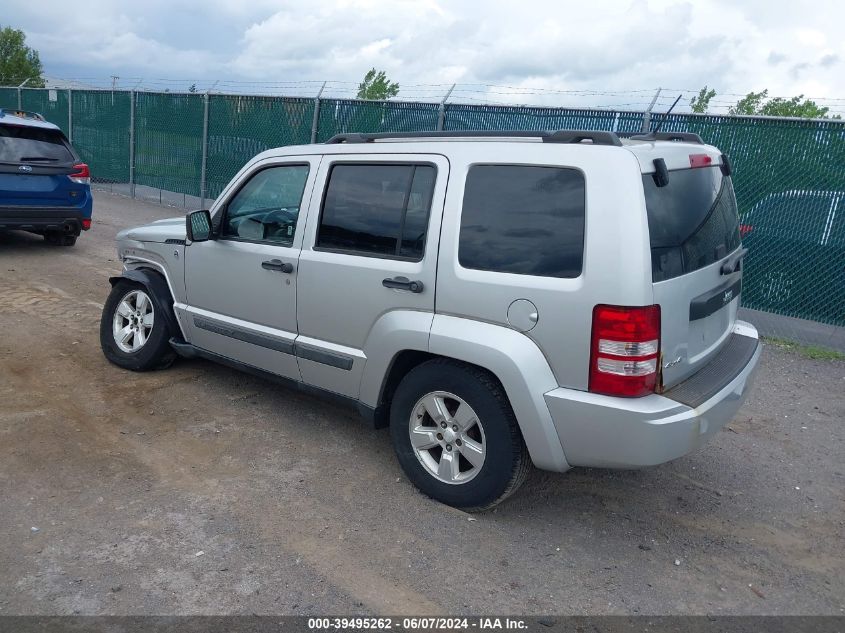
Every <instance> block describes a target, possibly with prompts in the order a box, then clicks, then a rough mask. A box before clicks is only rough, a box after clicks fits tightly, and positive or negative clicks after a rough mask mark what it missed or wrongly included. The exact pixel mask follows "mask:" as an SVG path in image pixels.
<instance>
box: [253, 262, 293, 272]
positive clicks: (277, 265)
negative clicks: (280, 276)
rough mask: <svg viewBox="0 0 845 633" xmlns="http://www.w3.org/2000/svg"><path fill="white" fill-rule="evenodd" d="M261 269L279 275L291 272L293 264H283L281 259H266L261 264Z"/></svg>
mask: <svg viewBox="0 0 845 633" xmlns="http://www.w3.org/2000/svg"><path fill="white" fill-rule="evenodd" d="M261 267H262V268H263V269H265V270H278V271H279V272H280V273H292V272H293V264H291V263H289V262H283V261H282V260H281V259H268V260H267V261H265V262H261Z"/></svg>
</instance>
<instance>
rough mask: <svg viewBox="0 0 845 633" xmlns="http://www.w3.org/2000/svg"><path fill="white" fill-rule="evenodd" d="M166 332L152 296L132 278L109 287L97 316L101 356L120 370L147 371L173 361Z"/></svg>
mask: <svg viewBox="0 0 845 633" xmlns="http://www.w3.org/2000/svg"><path fill="white" fill-rule="evenodd" d="M170 336H171V334H170V331H169V328H168V326H167V321H166V319H165V317H164V310H163V309H162V306H161V305H160V304H159V302H158V301H157V299H156V297H154V296H153V294H152V293H151V292H150V291H149V290H147V289H146V288H145V287H144V286H142V285H141V284H139V283H136V282H134V281H129V280H121V281H119V282H117V283H116V284H115V285H114V287H113V288H112V291H111V293H110V294H109V298H108V299H107V300H106V305H105V306H103V316H102V317H101V318H100V346H101V347H102V349H103V354H104V355H105V357H106V358H107V359H108V360H109V361H111V362H112V363H114V364H115V365H117V366H118V367H122V368H124V369H129V370H132V371H150V370H154V369H164V368H165V367H169V366H170V365H171V364H173V361H174V360H175V358H176V353H175V352H174V350H173V348H172V347H171V346H170Z"/></svg>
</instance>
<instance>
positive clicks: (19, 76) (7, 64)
mask: <svg viewBox="0 0 845 633" xmlns="http://www.w3.org/2000/svg"><path fill="white" fill-rule="evenodd" d="M42 72H43V69H42V68H41V60H40V59H39V58H38V51H36V50H33V49H31V48H30V47H29V46H27V45H26V35H24V32H23V31H21V30H18V29H13V28H12V27H10V26H7V27H6V28H0V86H17V85H19V84H21V83H23V82H24V81H26V80H27V79H29V83H27V86H32V87H34V88H43V87H44V79H42V78H41V73H42Z"/></svg>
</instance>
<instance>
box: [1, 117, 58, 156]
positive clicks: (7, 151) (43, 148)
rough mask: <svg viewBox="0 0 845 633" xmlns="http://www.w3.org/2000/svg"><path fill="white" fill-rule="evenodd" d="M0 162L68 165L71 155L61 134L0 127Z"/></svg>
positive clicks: (33, 128) (35, 129)
mask: <svg viewBox="0 0 845 633" xmlns="http://www.w3.org/2000/svg"><path fill="white" fill-rule="evenodd" d="M0 161H2V162H7V163H30V162H31V163H38V162H41V163H70V162H72V161H73V154H72V153H71V151H70V149H69V148H68V146H67V144H66V143H65V140H64V137H63V136H62V134H61V132H58V131H57V130H45V129H43V128H35V127H24V126H20V125H0Z"/></svg>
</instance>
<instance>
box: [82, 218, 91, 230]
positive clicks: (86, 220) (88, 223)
mask: <svg viewBox="0 0 845 633" xmlns="http://www.w3.org/2000/svg"><path fill="white" fill-rule="evenodd" d="M90 228H91V218H82V230H83V231H87V230H88V229H90Z"/></svg>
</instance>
